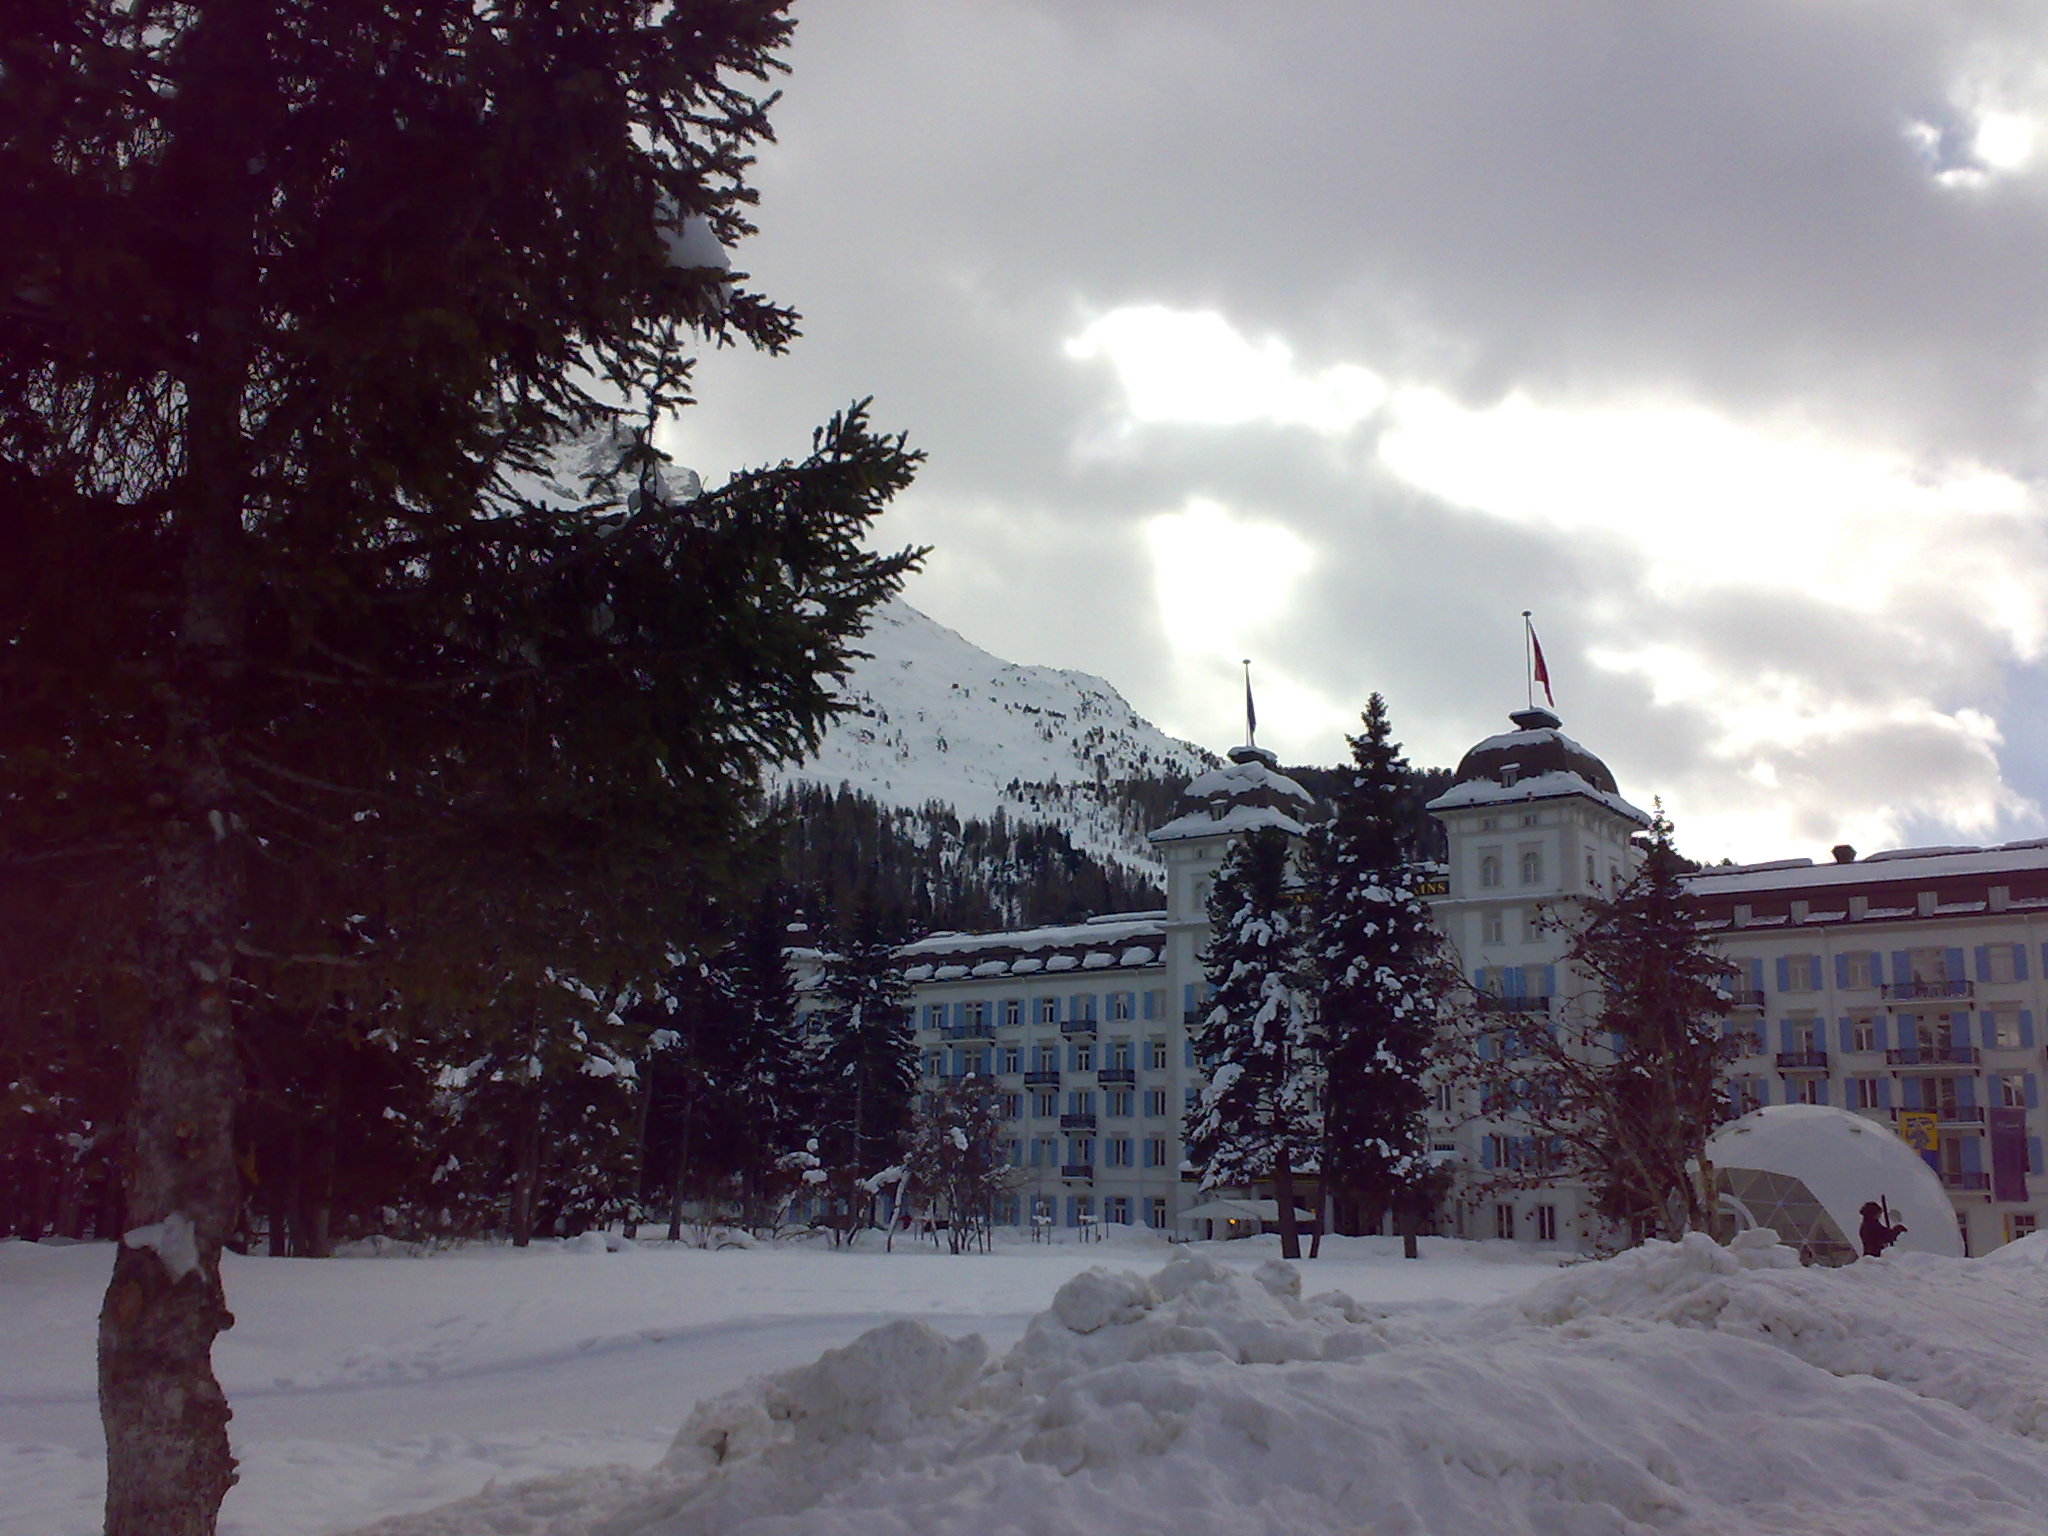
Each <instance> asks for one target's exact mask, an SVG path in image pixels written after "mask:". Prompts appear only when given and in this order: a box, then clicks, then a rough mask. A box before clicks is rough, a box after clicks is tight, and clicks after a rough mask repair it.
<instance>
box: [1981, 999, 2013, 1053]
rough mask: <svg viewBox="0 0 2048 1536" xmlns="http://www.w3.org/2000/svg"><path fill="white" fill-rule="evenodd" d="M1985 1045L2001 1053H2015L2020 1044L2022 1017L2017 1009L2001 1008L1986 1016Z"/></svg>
mask: <svg viewBox="0 0 2048 1536" xmlns="http://www.w3.org/2000/svg"><path fill="white" fill-rule="evenodd" d="M1985 1019H1986V1021H1987V1022H1986V1027H1985V1030H1984V1043H1985V1044H1986V1045H1989V1046H1991V1047H1993V1048H1994V1049H1996V1050H2001V1051H2014V1050H2018V1049H2019V1044H2020V1015H2019V1010H2018V1009H2016V1008H2000V1009H1997V1010H1995V1011H1993V1012H1991V1013H1988V1014H1986V1015H1985Z"/></svg>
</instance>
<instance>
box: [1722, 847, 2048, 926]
mask: <svg viewBox="0 0 2048 1536" xmlns="http://www.w3.org/2000/svg"><path fill="white" fill-rule="evenodd" d="M2043 869H2048V839H2042V838H2033V839H2029V840H2027V841H2025V842H2017V843H2002V844H2000V845H1998V846H1997V847H1995V848H1957V847H1940V848H1888V849H1886V850H1884V851H1883V852H1882V853H1873V854H1867V855H1865V856H1864V857H1863V858H1860V859H1855V860H1851V861H1848V862H1844V863H1827V864H1816V863H1815V862H1814V861H1813V860H1811V859H1774V860H1772V861H1770V862H1769V863H1765V864H1720V865H1709V866H1708V867H1707V868H1705V869H1702V870H1699V871H1698V872H1696V873H1694V874H1690V875H1688V876H1686V884H1687V885H1688V886H1689V887H1690V888H1691V890H1692V893H1693V894H1694V895H1695V896H1704V897H1716V896H1736V895H1743V894H1747V893H1751V892H1764V891H1792V890H1800V889H1804V888H1811V887H1836V888H1839V887H1844V886H1857V885H1877V884H1884V885H1892V886H1897V885H1904V884H1908V883H1911V882H1913V881H1917V880H1942V879H1948V880H1954V879H1958V878H1966V877H1970V876H1992V875H2000V874H2016V873H2019V872H2021V871H2027V870H2043ZM1870 915H1871V916H1876V915H1877V914H1876V913H1875V912H1872V913H1871V914H1870ZM1901 915H1907V916H1910V915H1912V913H1911V911H1910V909H1906V910H1904V911H1903V912H1902V914H1901Z"/></svg>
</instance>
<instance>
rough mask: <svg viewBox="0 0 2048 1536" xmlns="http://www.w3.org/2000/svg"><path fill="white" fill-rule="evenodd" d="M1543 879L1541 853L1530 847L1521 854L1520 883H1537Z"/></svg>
mask: <svg viewBox="0 0 2048 1536" xmlns="http://www.w3.org/2000/svg"><path fill="white" fill-rule="evenodd" d="M1542 881H1543V855H1542V854H1540V853H1538V852H1537V851H1536V850H1535V849H1534V848H1531V849H1530V850H1529V851H1528V852H1527V853H1524V854H1523V855H1522V884H1524V885H1539V884H1541V883H1542Z"/></svg>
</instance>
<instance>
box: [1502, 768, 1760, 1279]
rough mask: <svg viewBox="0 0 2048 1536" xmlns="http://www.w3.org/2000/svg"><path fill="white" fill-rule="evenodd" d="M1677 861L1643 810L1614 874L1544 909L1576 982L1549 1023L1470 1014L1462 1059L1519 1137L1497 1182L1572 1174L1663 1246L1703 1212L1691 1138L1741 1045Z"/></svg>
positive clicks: (1707, 1211) (1624, 1222)
mask: <svg viewBox="0 0 2048 1536" xmlns="http://www.w3.org/2000/svg"><path fill="white" fill-rule="evenodd" d="M1692 867H1693V866H1691V865H1689V864H1688V863H1687V862H1686V860H1685V859H1684V858H1682V857H1681V856H1680V854H1679V853H1678V851H1677V850H1676V848H1674V847H1673V845H1672V840H1671V823H1670V821H1669V820H1667V819H1666V818H1665V816H1664V812H1663V807H1662V806H1661V805H1660V806H1658V807H1657V810H1656V815H1655V818H1654V820H1653V822H1652V824H1651V828H1650V837H1649V842H1648V845H1647V847H1646V848H1645V850H1644V858H1643V862H1642V864H1641V866H1640V867H1639V868H1638V869H1637V871H1636V873H1635V874H1634V876H1633V877H1631V878H1630V880H1629V881H1628V883H1627V884H1626V885H1624V886H1623V887H1622V888H1621V889H1620V890H1619V891H1617V892H1616V893H1615V894H1614V895H1613V896H1612V897H1608V898H1601V897H1587V898H1584V899H1583V905H1582V907H1581V908H1580V910H1579V911H1578V913H1577V914H1576V916H1575V917H1573V918H1570V919H1563V918H1560V919H1559V921H1560V922H1561V923H1563V924H1564V925H1565V927H1566V931H1567V933H1568V935H1569V940H1568V943H1567V946H1566V950H1565V956H1566V960H1567V961H1568V963H1569V965H1570V967H1571V968H1572V970H1574V971H1575V972H1576V973H1577V974H1578V975H1579V976H1580V977H1581V978H1582V979H1583V981H1584V983H1585V991H1584V992H1583V993H1582V994H1581V995H1579V996H1578V997H1575V998H1573V999H1572V1000H1571V1001H1570V1003H1569V1004H1568V1005H1567V1006H1566V1007H1565V1008H1564V1009H1563V1010H1562V1011H1561V1013H1560V1015H1559V1017H1558V1018H1557V1019H1556V1020H1554V1021H1542V1022H1540V1023H1537V1022H1531V1021H1528V1020H1526V1019H1521V1018H1518V1017H1517V1016H1514V1015H1508V1016H1507V1017H1509V1018H1510V1019H1512V1020H1514V1022H1512V1023H1510V1024H1507V1025H1500V1024H1497V1023H1495V1022H1494V1020H1495V1019H1496V1018H1497V1017H1498V1016H1495V1015H1489V1014H1487V1013H1485V1012H1483V1011H1482V1013H1481V1014H1480V1015H1479V1025H1480V1027H1479V1038H1478V1039H1477V1041H1476V1042H1474V1044H1475V1046H1476V1049H1474V1050H1473V1051H1471V1052H1469V1053H1468V1067H1467V1070H1468V1072H1470V1073H1471V1075H1472V1076H1473V1077H1475V1078H1476V1080H1477V1086H1478V1087H1479V1088H1480V1090H1481V1092H1482V1094H1483V1095H1484V1098H1485V1101H1486V1102H1487V1104H1488V1106H1489V1109H1490V1112H1491V1113H1493V1114H1495V1115H1496V1116H1501V1117H1507V1118H1511V1119H1513V1120H1517V1121H1519V1122H1520V1123H1521V1124H1522V1126H1523V1127H1524V1128H1526V1129H1527V1130H1529V1131H1531V1132H1533V1133H1534V1134H1533V1137H1532V1138H1531V1142H1532V1145H1533V1147H1534V1149H1535V1150H1534V1152H1533V1153H1532V1154H1531V1155H1529V1156H1525V1157H1521V1158H1517V1159H1512V1160H1511V1162H1513V1163H1514V1164H1517V1165H1518V1166H1513V1167H1510V1168H1509V1169H1508V1170H1507V1171H1506V1173H1505V1174H1504V1177H1505V1178H1507V1179H1509V1180H1520V1181H1527V1182H1547V1181H1550V1180H1553V1179H1555V1178H1558V1177H1560V1176H1563V1177H1566V1178H1574V1179H1578V1180H1582V1181H1583V1182H1584V1183H1585V1184H1586V1185H1587V1187H1588V1188H1589V1190H1590V1191H1591V1192H1592V1195H1593V1200H1594V1206H1595V1209H1596V1210H1597V1211H1598V1212H1599V1214H1600V1215H1602V1216H1604V1217H1605V1218H1607V1219H1608V1220H1609V1221H1612V1222H1614V1223H1616V1224H1617V1225H1619V1226H1621V1227H1623V1228H1624V1229H1625V1230H1627V1231H1629V1232H1631V1233H1632V1234H1635V1235H1640V1234H1642V1233H1646V1232H1651V1233H1656V1234H1658V1235H1660V1236H1663V1237H1665V1238H1669V1239H1672V1240H1674V1241H1675V1240H1676V1239H1677V1238H1679V1237H1682V1236H1683V1235H1684V1234H1686V1233H1687V1232H1693V1231H1703V1230H1705V1229H1706V1228H1707V1227H1708V1225H1709V1223H1710V1221H1711V1218H1712V1215H1713V1201H1712V1194H1711V1191H1712V1181H1713V1171H1712V1169H1711V1168H1709V1167H1708V1166H1707V1163H1706V1144H1707V1138H1708V1137H1709V1136H1710V1135H1712V1134H1713V1131H1714V1129H1715V1127H1716V1126H1718V1125H1719V1124H1720V1123H1721V1121H1722V1120H1724V1119H1725V1118H1726V1117H1727V1088H1726V1085H1725V1083H1724V1081H1723V1078H1722V1071H1723V1069H1724V1067H1725V1066H1726V1064H1727V1063H1728V1062H1729V1061H1731V1060H1733V1059H1734V1057H1735V1056H1736V1055H1737V1054H1739V1052H1740V1049H1741V1047H1740V1045H1739V1043H1738V1042H1736V1041H1734V1040H1731V1039H1728V1038H1727V1037H1725V1036H1724V1035H1723V1034H1722V1033H1721V1028H1720V1023H1719V1020H1720V1016H1721V1015H1722V1014H1723V1013H1724V1012H1725V1010H1726V1007H1727V990H1726V989H1727V983H1728V976H1729V971H1728V963H1727V961H1726V960H1725V959H1723V958H1722V957H1721V956H1720V955H1719V954H1717V953H1716V952H1715V950H1714V948H1713V946H1712V945H1711V944H1710V943H1709V942H1708V940H1707V939H1706V938H1705V937H1704V936H1703V935H1702V934H1701V932H1700V930H1699V926H1698V909H1697V906H1696V904H1695V903H1694V901H1693V899H1692V897H1691V896H1690V895H1689V894H1688V893H1687V891H1686V889H1685V885H1684V880H1683V877H1684V875H1685V874H1686V872H1687V871H1688V870H1689V869H1690V868H1692ZM1484 1001H1485V1000H1484V999H1482V1006H1483V1004H1484Z"/></svg>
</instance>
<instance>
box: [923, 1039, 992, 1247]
mask: <svg viewBox="0 0 2048 1536" xmlns="http://www.w3.org/2000/svg"><path fill="white" fill-rule="evenodd" d="M996 1109H997V1106H996V1085H995V1083H994V1082H993V1081H992V1080H991V1079H988V1078H969V1079H968V1080H967V1081H965V1082H959V1083H948V1084H946V1085H945V1086H944V1087H942V1088H940V1089H938V1090H937V1091H936V1092H933V1093H927V1094H925V1095H924V1096H923V1100H922V1102H921V1103H920V1105H919V1107H918V1111H917V1114H916V1116H915V1118H914V1119H913V1121H912V1123H911V1131H910V1148H909V1151H908V1152H907V1153H906V1154H905V1156H904V1159H903V1166H904V1171H905V1174H906V1177H905V1179H904V1183H903V1191H904V1194H905V1196H906V1197H907V1198H908V1199H910V1200H911V1201H912V1203H913V1205H922V1206H923V1207H924V1208H925V1209H926V1210H928V1211H929V1212H930V1214H931V1215H932V1217H933V1218H934V1219H935V1220H937V1221H942V1222H944V1223H945V1231H946V1246H947V1247H948V1249H950V1250H951V1251H952V1252H954V1253H969V1252H972V1251H973V1250H974V1249H975V1248H986V1247H987V1246H988V1243H989V1235H990V1231H991V1229H992V1228H993V1227H994V1226H995V1219H996V1206H997V1203H998V1202H999V1201H1000V1200H1001V1199H1002V1198H1003V1195H1004V1193H1005V1191H1007V1190H1008V1189H1009V1187H1010V1169H1009V1166H1008V1164H1007V1163H1006V1162H1005V1161H1004V1159H1003V1152H1002V1134H1003V1122H1002V1119H1001V1118H1000V1116H998V1114H997V1112H996Z"/></svg>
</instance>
